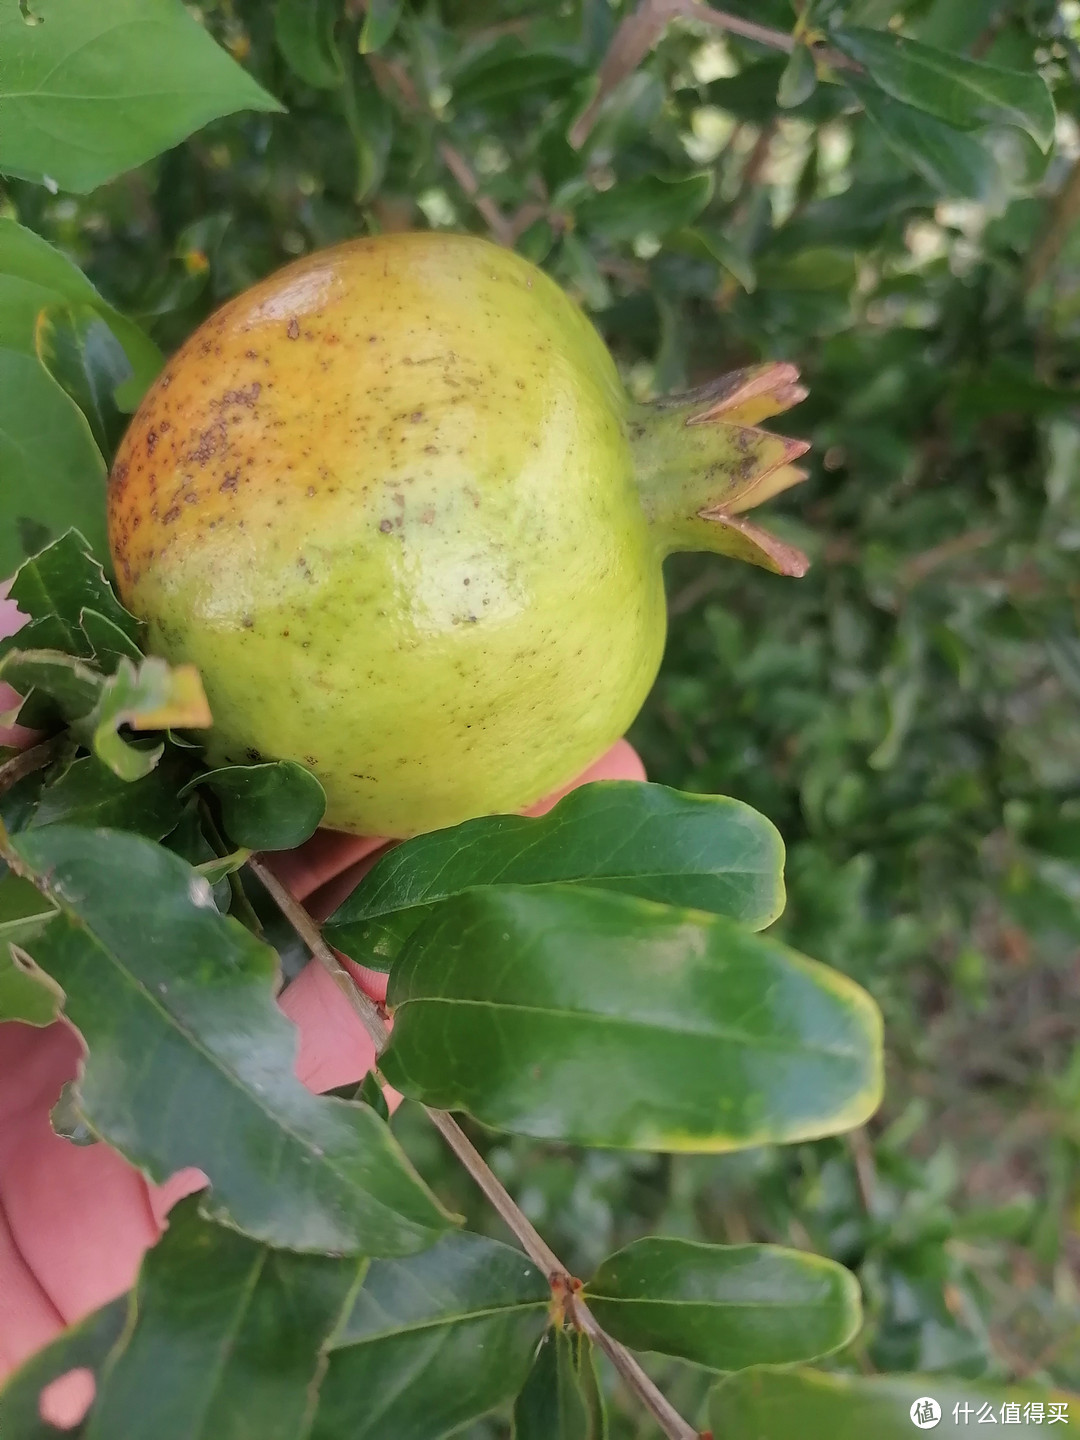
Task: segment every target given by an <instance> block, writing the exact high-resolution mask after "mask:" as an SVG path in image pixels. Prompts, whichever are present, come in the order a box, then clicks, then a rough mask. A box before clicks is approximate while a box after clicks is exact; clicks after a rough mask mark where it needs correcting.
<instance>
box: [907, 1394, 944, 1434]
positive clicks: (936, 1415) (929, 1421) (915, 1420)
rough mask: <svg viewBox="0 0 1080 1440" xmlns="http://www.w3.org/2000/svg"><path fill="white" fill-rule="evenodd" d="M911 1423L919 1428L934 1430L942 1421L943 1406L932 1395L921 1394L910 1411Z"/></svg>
mask: <svg viewBox="0 0 1080 1440" xmlns="http://www.w3.org/2000/svg"><path fill="white" fill-rule="evenodd" d="M908 1414H909V1415H910V1416H911V1423H912V1425H914V1426H915V1427H916V1429H918V1430H933V1428H934V1426H935V1425H938V1424H940V1423H941V1406H940V1405H939V1404H938V1403H937V1401H936V1400H935V1399H934V1398H933V1396H931V1395H920V1396H919V1398H918V1400H916V1401H915V1403H914V1404H913V1405H912V1407H911V1409H910V1410H909V1411H908Z"/></svg>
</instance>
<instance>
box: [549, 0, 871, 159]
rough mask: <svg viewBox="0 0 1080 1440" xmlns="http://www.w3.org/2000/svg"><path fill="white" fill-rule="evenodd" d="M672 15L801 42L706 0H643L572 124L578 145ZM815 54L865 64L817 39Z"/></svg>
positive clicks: (835, 63)
mask: <svg viewBox="0 0 1080 1440" xmlns="http://www.w3.org/2000/svg"><path fill="white" fill-rule="evenodd" d="M672 20H691V21H696V22H697V23H698V24H700V25H712V26H714V27H715V28H716V29H717V30H724V31H726V32H727V33H728V34H729V35H738V36H739V37H740V39H743V40H754V41H756V42H757V44H759V45H768V46H769V47H770V49H773V50H783V51H785V52H786V53H788V54H790V53H791V51H792V50H794V49H795V47H796V45H797V44H799V43H800V42H799V41H797V40H796V39H795V36H794V35H792V34H790V33H789V32H787V31H786V30H775V29H773V27H772V26H771V25H759V24H758V22H757V21H756V20H745V19H744V18H743V17H742V16H741V15H731V14H729V13H728V12H727V11H726V10H714V9H713V8H712V6H711V5H708V4H705V3H702V0H642V4H641V5H639V6H638V8H637V9H636V10H635V11H634V13H633V14H632V15H628V16H627V17H626V19H625V20H624V21H623V22H622V24H621V25H620V26H619V28H618V29H617V30H616V31H615V34H614V36H613V37H612V40H611V45H610V47H609V48H608V52H607V54H606V55H605V56H604V59H603V62H602V64H601V66H600V71H599V81H600V83H599V86H598V87H597V91H596V94H595V95H594V96H593V98H592V99H591V100H590V101H589V103H588V105H587V106H586V107H585V109H584V110H583V111H582V113H581V114H580V115H579V116H578V118H577V119H576V120H575V121H574V123H573V125H572V126H571V127H570V134H569V140H570V144H571V145H572V146H573V147H574V149H575V150H580V149H581V147H582V145H584V143H585V141H586V139H587V138H588V136H589V133H590V131H591V130H592V128H593V126H594V125H595V124H596V121H597V117H598V116H599V114H600V111H601V109H602V108H603V105H604V103H605V101H606V100H607V98H608V96H609V95H610V94H611V92H612V91H613V90H614V89H615V87H616V85H619V84H621V83H622V81H623V80H625V79H626V77H627V76H628V75H630V74H632V73H633V72H634V71H635V70H636V69H637V67H638V66H639V65H640V64H641V62H642V61H643V60H644V59H645V57H646V55H648V53H649V52H650V50H652V49H653V48H654V46H655V45H656V44H657V43H658V41H659V40H660V37H661V36H662V35H663V33H664V31H665V30H666V29H667V27H668V24H669V22H670V21H672ZM812 48H813V52H814V54H815V55H816V56H817V57H818V58H819V59H821V60H823V61H825V63H826V64H828V65H830V66H831V67H832V68H833V69H834V70H861V69H862V66H861V65H858V64H857V63H856V62H855V61H854V60H849V59H848V57H847V56H846V55H842V54H841V53H840V52H839V50H833V49H831V48H829V47H828V46H821V45H815V46H813V47H812Z"/></svg>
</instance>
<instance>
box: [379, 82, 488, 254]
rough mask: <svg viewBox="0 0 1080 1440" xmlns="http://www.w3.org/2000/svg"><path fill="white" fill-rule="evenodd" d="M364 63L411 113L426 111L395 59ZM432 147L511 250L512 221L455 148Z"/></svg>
mask: <svg viewBox="0 0 1080 1440" xmlns="http://www.w3.org/2000/svg"><path fill="white" fill-rule="evenodd" d="M367 62H368V65H369V66H370V68H371V73H372V75H373V76H374V77H375V80H376V82H381V84H382V88H383V89H386V85H387V82H388V81H389V82H390V83H391V84H392V85H393V86H394V88H395V89H396V90H397V92H398V94H399V95H400V97H401V99H402V100H403V101H404V103H405V104H406V105H407V106H408V108H409V109H410V110H415V111H418V112H420V111H426V110H427V108H428V107H427V106H426V105H425V104H424V101H423V99H422V97H421V95H420V92H419V91H418V90H417V88H416V86H415V85H414V84H413V81H412V77H411V75H410V74H409V72H408V71H407V70H406V69H405V67H404V66H403V65H401V64H399V63H398V62H397V61H396V60H390V59H387V58H386V56H383V55H369V56H368V57H367ZM435 148H436V149H437V150H438V152H439V154H440V155H441V156H442V159H443V163H444V165H445V166H446V168H447V169H448V170H449V171H450V173H451V175H453V177H454V179H455V180H456V181H457V183H458V185H459V186H460V187H461V189H462V190H463V191H464V192H465V194H466V195H467V196H468V198H469V199H470V200H471V201H472V203H473V204H474V205H475V206H476V208H477V210H478V211H479V212H480V214H481V215H482V216H483V217H484V220H485V222H486V224H487V227H488V229H489V230H490V231H491V233H492V235H494V237H495V239H496V240H498V242H499V244H500V245H506V246H511V247H512V246H513V243H514V238H515V237H514V229H513V224H512V222H511V221H509V220H508V219H507V218H506V216H505V215H504V214H503V213H502V211H501V210H500V209H499V207H498V205H496V204H495V201H494V200H492V198H491V196H490V195H485V194H483V192H482V191H481V189H480V181H479V180H478V179H477V178H476V174H475V172H474V170H473V168H472V166H471V165H470V164H469V162H468V161H467V160H466V159H465V156H464V155H462V153H461V151H460V150H459V149H458V148H457V147H456V146H455V145H451V143H450V141H449V140H444V139H441V138H440V139H439V140H438V141H437V142H436V147H435Z"/></svg>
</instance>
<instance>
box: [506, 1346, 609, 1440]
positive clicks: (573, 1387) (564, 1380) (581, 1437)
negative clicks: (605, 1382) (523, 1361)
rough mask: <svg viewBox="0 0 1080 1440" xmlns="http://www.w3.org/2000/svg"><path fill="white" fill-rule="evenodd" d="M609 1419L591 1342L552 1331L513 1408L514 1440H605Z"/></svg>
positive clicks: (539, 1352)
mask: <svg viewBox="0 0 1080 1440" xmlns="http://www.w3.org/2000/svg"><path fill="white" fill-rule="evenodd" d="M606 1435H607V1416H606V1414H605V1411H604V1397H603V1394H602V1392H601V1390H600V1384H599V1381H598V1378H597V1374H596V1359H595V1356H594V1355H593V1348H592V1341H591V1340H590V1339H589V1338H588V1336H587V1335H582V1334H581V1332H580V1331H577V1330H570V1329H566V1328H560V1329H551V1330H548V1332H547V1334H546V1335H545V1336H544V1338H543V1340H541V1342H540V1348H539V1350H537V1352H536V1359H535V1360H534V1361H533V1367H532V1369H531V1370H530V1371H529V1376H528V1379H527V1380H526V1381H525V1384H524V1385H523V1386H522V1388H521V1394H520V1395H519V1396H518V1398H517V1400H516V1401H515V1403H514V1429H513V1440H604V1437H605V1436H606Z"/></svg>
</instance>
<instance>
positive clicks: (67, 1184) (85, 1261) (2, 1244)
mask: <svg viewBox="0 0 1080 1440" xmlns="http://www.w3.org/2000/svg"><path fill="white" fill-rule="evenodd" d="M20 623H21V617H20V616H19V614H18V611H17V610H16V609H15V607H14V605H12V604H11V602H10V601H6V600H0V635H3V634H10V633H12V632H13V631H14V630H15V629H17V628H18V625H19V624H20ZM4 688H5V687H0V690H3V689H4ZM14 701H15V697H14V696H13V695H12V694H11V693H10V692H8V693H7V696H5V695H4V694H3V693H0V712H3V711H4V710H7V709H9V708H10V706H11V705H12V704H13V703H14ZM32 738H33V737H32V736H31V735H30V734H29V733H28V732H25V731H17V730H7V731H5V730H3V729H2V728H0V744H4V745H12V744H19V745H24V744H27V743H29V742H30V740H32ZM610 779H624V780H640V779H644V770H643V768H642V765H641V762H640V760H639V759H638V757H637V755H636V754H635V753H634V751H633V750H632V749H631V747H630V746H629V745H628V744H627V743H626V741H624V740H621V741H619V742H618V743H617V744H616V745H615V746H613V747H612V749H611V750H609V751H608V753H607V754H606V755H605V756H603V757H602V758H601V759H600V760H599V761H598V762H597V763H596V764H595V765H593V766H591V767H590V768H589V769H588V770H586V771H585V772H584V774H582V775H580V776H579V777H578V779H577V780H576V781H574V783H573V784H572V785H568V786H566V787H565V788H564V789H563V790H561V791H558V792H557V793H555V794H554V795H551V796H549V797H548V798H547V799H546V800H544V801H542V802H541V803H539V804H538V805H536V806H533V807H532V809H531V810H530V812H529V813H530V814H543V813H544V811H545V810H548V809H550V808H551V806H552V805H554V804H555V802H556V801H557V800H559V799H560V798H561V797H562V795H564V794H565V793H567V791H569V790H571V789H574V788H575V787H576V786H577V785H582V784H585V783H586V782H588V781H590V780H610ZM389 843H390V842H388V841H385V840H381V839H378V838H360V837H356V836H349V835H341V834H337V833H335V832H333V831H320V832H318V833H317V834H316V835H314V836H313V837H312V838H311V839H310V840H309V841H308V842H307V843H306V844H305V845H302V846H301V847H300V848H299V849H298V850H294V851H291V852H287V853H281V854H277V855H274V856H272V857H270V864H271V865H272V868H273V869H274V870H275V872H276V873H277V875H278V876H279V878H280V879H281V880H282V881H283V882H284V883H285V884H286V885H287V886H288V888H289V889H290V891H291V892H292V894H293V895H294V896H295V897H296V898H297V899H298V900H300V901H302V902H303V903H304V904H305V905H306V906H307V908H308V909H309V910H310V911H311V913H312V914H313V915H314V917H315V918H316V919H317V920H320V921H321V920H323V919H325V918H326V916H327V915H329V914H330V913H331V912H332V911H333V910H334V909H336V907H337V906H338V904H340V902H341V901H342V900H343V899H344V897H345V896H346V895H347V894H349V893H350V891H351V890H352V889H353V888H354V887H355V885H356V884H357V883H358V881H359V880H360V878H361V877H362V876H363V874H364V873H365V871H366V870H367V869H369V868H370V867H371V866H372V865H373V864H374V863H375V861H376V859H377V858H378V856H379V854H380V853H381V852H382V850H383V849H384V848H385V847H386V846H387V845H388V844H389ZM342 961H343V963H344V964H345V965H346V966H347V968H348V969H349V971H350V973H351V974H352V975H353V978H354V979H355V980H356V981H357V983H358V984H359V985H360V987H361V988H362V989H363V990H364V991H365V992H366V993H367V994H368V995H369V996H371V998H372V999H375V1000H383V999H384V998H385V995H386V978H387V977H386V976H385V975H383V974H381V973H379V972H377V971H373V970H365V969H363V968H362V967H361V966H359V965H354V964H353V963H352V962H351V961H348V960H346V959H345V958H344V957H342ZM279 1004H280V1006H281V1009H282V1010H283V1011H284V1012H285V1014H286V1015H288V1016H289V1018H290V1019H291V1020H292V1021H293V1022H294V1023H295V1025H296V1027H297V1031H298V1050H297V1058H296V1065H295V1069H296V1074H297V1076H298V1077H299V1079H300V1080H301V1081H302V1082H303V1083H304V1084H305V1085H307V1086H308V1087H309V1089H311V1090H315V1091H324V1090H329V1089H332V1088H334V1087H336V1086H338V1085H346V1084H350V1083H354V1082H357V1081H359V1080H361V1079H362V1078H363V1076H364V1075H365V1074H366V1073H367V1071H368V1070H370V1069H371V1067H372V1065H373V1064H374V1060H375V1053H374V1047H373V1045H372V1041H371V1038H370V1037H369V1035H368V1034H367V1031H366V1030H365V1029H364V1027H363V1025H362V1024H361V1023H360V1020H359V1019H358V1017H357V1015H356V1014H355V1012H354V1011H353V1010H352V1008H351V1007H350V1006H349V1004H348V1003H347V1001H346V1000H345V998H344V996H343V995H342V994H341V992H340V990H338V988H337V985H336V984H335V983H334V981H333V980H332V979H331V978H330V976H329V975H328V974H327V972H326V971H325V970H324V969H323V968H322V966H321V965H319V964H317V963H316V962H314V961H313V962H311V963H310V964H309V965H308V966H307V968H306V969H305V970H304V971H303V972H302V974H301V975H300V976H299V977H298V978H297V979H296V980H295V981H294V982H293V983H292V984H291V985H290V986H288V988H287V989H286V990H285V991H284V992H283V993H282V995H281V997H280V999H279ZM81 1056H82V1045H81V1041H80V1039H79V1036H78V1035H77V1033H76V1032H75V1031H74V1030H72V1029H71V1028H70V1027H69V1026H68V1025H67V1024H66V1022H64V1021H62V1020H61V1021H58V1022H57V1023H56V1024H54V1025H50V1026H48V1027H46V1028H44V1029H35V1028H33V1027H31V1026H28V1025H22V1024H16V1023H12V1022H9V1023H7V1024H0V1379H2V1377H3V1376H4V1375H5V1374H6V1373H7V1372H8V1371H10V1370H12V1369H13V1368H14V1367H15V1366H17V1365H19V1364H21V1362H22V1361H23V1360H24V1359H26V1358H27V1356H29V1355H31V1354H32V1353H33V1352H34V1351H35V1350H37V1349H39V1348H40V1347H41V1346H42V1345H45V1344H47V1343H48V1341H49V1340H51V1339H52V1338H53V1337H54V1336H55V1335H56V1334H57V1333H59V1331H61V1330H62V1329H63V1328H64V1327H65V1326H67V1325H70V1324H73V1323H74V1322H75V1321H77V1320H78V1319H80V1318H81V1317H82V1316H84V1315H86V1314H88V1313H89V1312H90V1311H92V1310H95V1309H97V1308H98V1307H99V1306H101V1305H103V1304H105V1303H106V1302H108V1301H109V1300H112V1299H114V1298H115V1297H116V1296H117V1295H121V1294H123V1293H124V1292H125V1291H126V1290H128V1289H129V1288H130V1287H131V1285H132V1282H133V1281H134V1279H135V1274H136V1271H137V1269H138V1266H139V1262H140V1260H141V1259H142V1256H143V1254H144V1252H145V1251H146V1250H147V1249H148V1248H149V1247H150V1246H151V1245H153V1244H155V1243H156V1241H157V1239H158V1237H159V1236H160V1234H161V1231H162V1229H163V1228H164V1226H165V1224H166V1218H165V1217H166V1215H167V1213H168V1210H169V1208H170V1207H171V1206H172V1205H173V1204H175V1203H176V1201H177V1200H179V1199H180V1198H181V1197H182V1196H183V1195H186V1194H189V1193H191V1192H192V1191H193V1190H198V1189H201V1188H202V1187H203V1186H204V1185H205V1184H206V1183H207V1182H206V1177H205V1176H203V1175H202V1174H200V1173H199V1172H198V1171H195V1170H186V1171H182V1172H180V1173H179V1174H178V1175H175V1176H173V1177H172V1178H171V1179H170V1180H169V1181H167V1182H166V1183H165V1184H164V1185H160V1186H159V1185H152V1184H150V1183H149V1182H148V1181H147V1180H146V1178H145V1177H144V1176H143V1175H142V1174H141V1172H139V1171H138V1170H136V1169H135V1168H134V1167H133V1166H131V1165H129V1164H128V1163H127V1162H126V1161H125V1160H124V1159H123V1158H122V1157H121V1156H120V1155H119V1154H118V1153H117V1152H116V1151H115V1150H112V1149H110V1148H109V1146H107V1145H105V1144H103V1143H98V1144H94V1145H89V1146H75V1145H72V1144H71V1143H70V1142H68V1141H66V1140H63V1139H61V1138H60V1137H59V1136H57V1135H55V1134H54V1133H53V1131H52V1129H51V1127H50V1124H49V1112H50V1110H51V1108H52V1106H53V1105H54V1104H55V1102H56V1100H57V1098H58V1096H59V1093H60V1089H61V1087H62V1086H63V1085H64V1084H65V1083H66V1082H67V1081H68V1080H71V1079H72V1078H74V1076H75V1075H76V1072H77V1069H78V1065H79V1062H80V1059H81ZM92 1399H93V1380H92V1378H91V1376H90V1375H89V1373H88V1372H87V1371H74V1372H72V1373H71V1374H70V1375H66V1376H63V1377H61V1379H60V1380H58V1381H55V1382H54V1383H53V1384H52V1385H51V1386H49V1387H48V1388H47V1389H46V1390H45V1391H44V1392H43V1395H42V1402H41V1403H42V1414H43V1418H44V1419H46V1420H48V1421H50V1422H51V1423H52V1424H54V1425H58V1426H63V1427H67V1426H71V1425H74V1424H76V1423H77V1422H78V1420H79V1419H81V1417H82V1415H83V1414H84V1413H85V1411H86V1409H87V1407H88V1406H89V1404H90V1402H91V1401H92Z"/></svg>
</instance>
